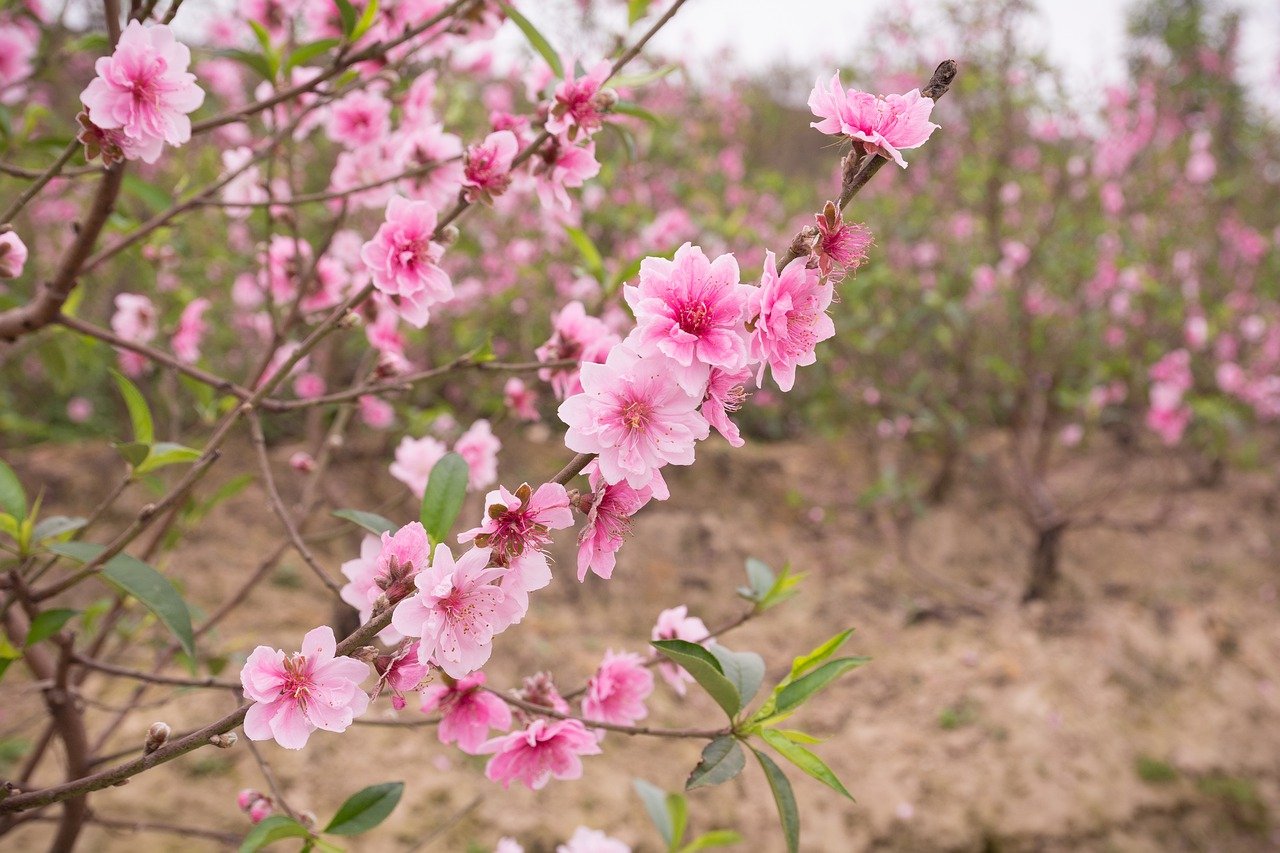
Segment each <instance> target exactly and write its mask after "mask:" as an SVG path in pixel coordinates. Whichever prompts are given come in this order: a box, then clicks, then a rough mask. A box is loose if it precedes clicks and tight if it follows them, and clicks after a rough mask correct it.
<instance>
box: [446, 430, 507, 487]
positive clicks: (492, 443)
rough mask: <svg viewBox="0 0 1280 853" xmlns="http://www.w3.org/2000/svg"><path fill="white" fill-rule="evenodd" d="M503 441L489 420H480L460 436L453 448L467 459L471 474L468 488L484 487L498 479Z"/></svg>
mask: <svg viewBox="0 0 1280 853" xmlns="http://www.w3.org/2000/svg"><path fill="white" fill-rule="evenodd" d="M501 449H502V442H501V441H499V440H498V437H497V436H495V435H494V434H493V429H492V428H491V427H490V426H489V422H488V421H487V420H483V419H482V420H478V421H476V422H475V423H473V424H472V425H471V427H470V428H469V429H468V430H467V431H466V432H464V433H463V434H462V435H461V436H459V437H458V440H457V441H455V442H454V444H453V450H454V452H455V453H457V454H459V455H460V456H461V457H462V458H463V459H465V460H466V461H467V468H468V469H469V470H470V476H469V477H468V478H467V488H469V489H483V488H486V487H488V486H490V485H492V484H493V483H494V481H496V480H497V479H498V451H499V450H501Z"/></svg>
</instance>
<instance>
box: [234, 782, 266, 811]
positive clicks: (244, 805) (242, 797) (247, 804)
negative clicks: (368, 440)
mask: <svg viewBox="0 0 1280 853" xmlns="http://www.w3.org/2000/svg"><path fill="white" fill-rule="evenodd" d="M261 799H262V794H261V793H259V792H258V791H256V790H254V789H253V788H245V789H244V790H243V791H241V792H240V793H239V794H236V806H237V807H238V808H239V809H240V811H242V812H247V811H249V809H250V808H251V807H252V806H253V804H254V803H256V802H257V801H258V800H261Z"/></svg>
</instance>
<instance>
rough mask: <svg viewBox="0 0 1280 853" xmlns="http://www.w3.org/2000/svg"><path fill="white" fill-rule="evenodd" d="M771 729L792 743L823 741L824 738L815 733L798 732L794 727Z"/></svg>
mask: <svg viewBox="0 0 1280 853" xmlns="http://www.w3.org/2000/svg"><path fill="white" fill-rule="evenodd" d="M770 731H772V732H775V733H776V734H780V735H782V736H783V737H784V738H786V739H787V740H789V741H791V742H792V743H822V738H817V737H814V736H813V735H808V734H805V733H804V732H798V731H795V730H794V729H770Z"/></svg>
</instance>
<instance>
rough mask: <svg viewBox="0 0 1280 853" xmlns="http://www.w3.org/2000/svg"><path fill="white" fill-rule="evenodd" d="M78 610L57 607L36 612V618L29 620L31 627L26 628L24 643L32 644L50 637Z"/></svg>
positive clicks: (73, 616)
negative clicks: (56, 608)
mask: <svg viewBox="0 0 1280 853" xmlns="http://www.w3.org/2000/svg"><path fill="white" fill-rule="evenodd" d="M79 612H80V611H79V610H66V609H58V610H46V611H44V612H43V613H37V614H36V618H34V619H32V620H31V627H30V628H28V629H27V640H26V642H25V643H24V645H27V646H34V645H35V644H36V643H38V642H40V641H41V640H44V639H47V638H49V637H52V636H53V635H54V634H56V633H58V632H59V631H61V630H62V626H63V625H65V624H67V622H69V621H70V620H71V619H73V618H75V616H76V615H77V614H78V613H79Z"/></svg>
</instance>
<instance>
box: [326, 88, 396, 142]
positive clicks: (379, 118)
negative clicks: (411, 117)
mask: <svg viewBox="0 0 1280 853" xmlns="http://www.w3.org/2000/svg"><path fill="white" fill-rule="evenodd" d="M390 128H391V103H390V102H389V101H388V100H387V99H386V98H384V97H382V95H380V94H378V93H377V92H366V91H362V90H356V91H354V92H352V93H351V94H349V95H346V96H345V97H343V98H340V99H338V100H337V101H334V102H333V104H332V105H331V106H330V107H329V120H328V122H327V123H326V124H325V133H326V134H328V136H329V138H330V139H332V140H333V141H334V142H337V143H338V144H339V145H342V146H345V147H346V148H360V147H362V146H365V145H370V144H372V143H374V142H378V141H380V140H381V139H382V138H383V137H385V136H386V135H387V131H388V130H389V129H390Z"/></svg>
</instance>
